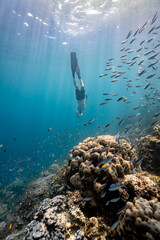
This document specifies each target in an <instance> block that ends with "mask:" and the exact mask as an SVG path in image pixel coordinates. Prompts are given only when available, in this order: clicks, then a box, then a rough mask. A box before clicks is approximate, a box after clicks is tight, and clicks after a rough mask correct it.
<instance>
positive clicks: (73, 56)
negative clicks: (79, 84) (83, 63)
mask: <svg viewBox="0 0 160 240" xmlns="http://www.w3.org/2000/svg"><path fill="white" fill-rule="evenodd" d="M71 69H72V76H73V78H75V72H76V73H77V76H78V78H79V79H81V75H80V69H79V66H78V62H77V57H76V53H75V52H71Z"/></svg>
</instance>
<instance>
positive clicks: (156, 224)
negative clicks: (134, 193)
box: [117, 197, 160, 240]
mask: <svg viewBox="0 0 160 240" xmlns="http://www.w3.org/2000/svg"><path fill="white" fill-rule="evenodd" d="M117 233H118V235H119V237H120V239H130V240H136V239H146V240H156V239H160V202H154V201H152V200H150V201H148V200H147V199H144V198H142V197H140V198H139V199H136V198H135V199H134V201H133V203H132V202H128V203H127V204H126V209H125V210H124V211H123V212H122V213H121V215H120V224H119V225H118V227H117Z"/></svg>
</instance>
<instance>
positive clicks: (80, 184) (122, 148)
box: [66, 135, 140, 207]
mask: <svg viewBox="0 0 160 240" xmlns="http://www.w3.org/2000/svg"><path fill="white" fill-rule="evenodd" d="M137 159H138V158H137V155H136V152H135V149H132V147H131V145H130V144H129V143H128V142H127V141H126V140H123V139H121V140H118V141H116V138H115V137H113V136H110V135H104V136H98V137H96V138H92V137H91V138H87V139H85V140H84V141H83V142H82V143H79V144H78V145H77V146H75V147H74V148H73V149H72V150H71V151H70V153H69V156H68V160H69V163H68V166H67V171H66V176H67V179H68V182H69V184H71V185H72V187H74V188H75V189H81V190H82V197H83V198H84V200H85V201H87V202H88V203H89V204H90V205H91V206H94V207H96V206H104V205H106V203H107V202H108V201H109V202H110V200H112V198H116V197H117V198H118V197H119V196H120V192H119V190H120V188H123V181H124V178H125V176H126V175H127V174H129V173H131V171H132V170H133V169H134V168H135V167H136V160H137ZM139 170H140V168H139ZM116 183H118V184H119V188H117V189H116V190H117V191H116V192H115V191H112V190H109V188H110V186H111V184H116ZM120 183H121V184H120Z"/></svg>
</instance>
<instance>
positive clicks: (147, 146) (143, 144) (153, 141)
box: [137, 125, 160, 176]
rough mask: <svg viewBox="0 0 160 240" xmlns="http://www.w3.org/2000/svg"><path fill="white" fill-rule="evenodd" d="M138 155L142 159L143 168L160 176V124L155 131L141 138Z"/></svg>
mask: <svg viewBox="0 0 160 240" xmlns="http://www.w3.org/2000/svg"><path fill="white" fill-rule="evenodd" d="M137 147H138V155H139V157H140V158H141V159H142V169H143V170H146V171H148V172H149V173H154V174H157V175H159V176H160V126H159V125H156V126H155V127H154V132H153V133H152V134H151V135H147V136H145V137H142V138H141V139H140V142H139V144H138V146H137Z"/></svg>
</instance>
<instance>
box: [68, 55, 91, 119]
mask: <svg viewBox="0 0 160 240" xmlns="http://www.w3.org/2000/svg"><path fill="white" fill-rule="evenodd" d="M71 69H72V76H73V82H74V86H75V90H76V99H77V109H76V111H77V115H78V117H81V116H82V115H83V114H82V111H83V110H84V109H85V107H86V101H87V95H85V89H84V83H83V81H82V78H81V75H80V69H79V67H78V62H77V58H76V53H75V52H71ZM75 73H76V74H77V76H78V79H79V81H80V86H81V90H79V88H78V84H77V81H76V78H75Z"/></svg>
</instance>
